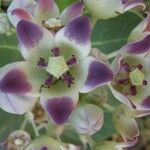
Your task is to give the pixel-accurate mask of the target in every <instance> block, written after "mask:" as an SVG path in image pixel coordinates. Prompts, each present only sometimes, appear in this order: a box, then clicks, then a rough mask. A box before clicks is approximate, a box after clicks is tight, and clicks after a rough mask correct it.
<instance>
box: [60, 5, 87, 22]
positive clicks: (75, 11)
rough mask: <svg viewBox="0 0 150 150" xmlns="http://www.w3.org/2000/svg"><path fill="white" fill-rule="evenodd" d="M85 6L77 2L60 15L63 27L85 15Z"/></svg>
mask: <svg viewBox="0 0 150 150" xmlns="http://www.w3.org/2000/svg"><path fill="white" fill-rule="evenodd" d="M83 8H84V4H83V3H82V2H75V3H73V4H72V5H70V6H69V7H67V8H66V9H65V10H64V11H63V12H62V13H61V15H60V20H61V23H62V24H63V25H66V24H67V23H68V22H69V21H71V20H72V19H74V18H75V17H79V16H81V15H82V14H83Z"/></svg>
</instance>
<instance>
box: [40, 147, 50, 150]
mask: <svg viewBox="0 0 150 150" xmlns="http://www.w3.org/2000/svg"><path fill="white" fill-rule="evenodd" d="M40 150H48V147H47V146H44V147H42V148H41V149H40Z"/></svg>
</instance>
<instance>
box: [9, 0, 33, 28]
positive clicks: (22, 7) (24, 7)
mask: <svg viewBox="0 0 150 150" xmlns="http://www.w3.org/2000/svg"><path fill="white" fill-rule="evenodd" d="M35 4H36V2H35V1H34V0H13V1H12V3H11V4H10V6H9V7H8V10H7V14H8V17H9V20H10V22H11V23H12V24H13V25H14V26H15V27H16V25H17V23H18V22H19V20H21V19H32V12H33V10H34V6H35Z"/></svg>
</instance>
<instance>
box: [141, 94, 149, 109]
mask: <svg viewBox="0 0 150 150" xmlns="http://www.w3.org/2000/svg"><path fill="white" fill-rule="evenodd" d="M142 106H143V107H145V108H150V96H147V97H146V98H145V99H144V100H143V102H142Z"/></svg>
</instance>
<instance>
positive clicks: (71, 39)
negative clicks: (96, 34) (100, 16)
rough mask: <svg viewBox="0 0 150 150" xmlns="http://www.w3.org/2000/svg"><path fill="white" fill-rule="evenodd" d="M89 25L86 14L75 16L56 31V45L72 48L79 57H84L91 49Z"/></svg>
mask: <svg viewBox="0 0 150 150" xmlns="http://www.w3.org/2000/svg"><path fill="white" fill-rule="evenodd" d="M90 36H91V25H90V20H89V18H88V17H86V16H82V17H77V18H75V19H73V20H72V21H71V22H69V24H68V25H67V26H66V27H64V28H63V29H61V30H60V31H58V32H57V34H56V45H57V46H58V47H66V49H67V50H70V49H73V50H74V53H76V54H77V56H78V58H79V59H83V58H85V57H86V56H87V55H88V54H89V52H90V50H91V41H90Z"/></svg>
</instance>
